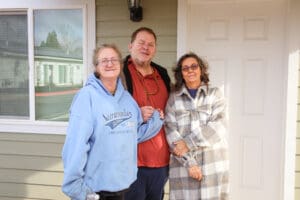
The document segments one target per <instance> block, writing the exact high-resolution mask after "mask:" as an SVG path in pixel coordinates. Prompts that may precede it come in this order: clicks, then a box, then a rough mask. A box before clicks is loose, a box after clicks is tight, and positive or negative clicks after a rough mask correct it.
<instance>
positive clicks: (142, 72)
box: [123, 27, 170, 200]
mask: <svg viewBox="0 0 300 200" xmlns="http://www.w3.org/2000/svg"><path fill="white" fill-rule="evenodd" d="M129 51H130V55H128V56H127V57H126V59H125V61H124V68H123V71H124V75H125V79H126V86H127V89H128V91H129V92H130V93H131V94H132V96H133V98H134V99H135V100H136V102H137V103H138V105H139V106H140V108H141V111H142V115H143V119H144V121H147V119H148V118H149V117H150V116H151V115H152V113H153V111H154V109H160V110H162V111H164V109H165V105H166V102H167V100H168V96H169V92H170V77H169V76H168V73H167V70H166V69H165V68H163V67H161V66H159V65H158V64H156V63H154V62H152V58H153V57H154V55H155V53H156V35H155V33H154V32H153V30H152V29H150V28H147V27H141V28H139V29H137V30H136V31H134V32H133V33H132V35H131V43H130V44H129ZM169 159H170V152H169V147H168V143H167V140H166V136H165V131H164V128H163V127H162V128H161V129H160V131H159V133H158V134H157V135H156V136H155V137H153V138H152V139H150V140H147V141H145V142H143V143H140V144H139V145H138V174H137V180H136V181H135V182H134V183H133V184H132V185H131V186H130V189H129V191H128V192H127V193H126V197H125V199H126V200H161V199H163V189H164V185H165V183H166V182H167V179H168V171H169V168H168V166H169Z"/></svg>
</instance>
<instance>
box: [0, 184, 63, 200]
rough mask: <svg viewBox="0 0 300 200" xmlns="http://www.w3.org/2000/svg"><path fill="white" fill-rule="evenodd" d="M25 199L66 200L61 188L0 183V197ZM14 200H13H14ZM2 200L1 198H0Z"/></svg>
mask: <svg viewBox="0 0 300 200" xmlns="http://www.w3.org/2000/svg"><path fill="white" fill-rule="evenodd" d="M1 196H6V197H16V198H17V197H25V198H32V199H47V200H67V199H68V198H67V197H66V196H65V195H64V194H63V193H62V191H61V187H56V186H43V185H30V184H27V185H25V184H14V183H0V197H1ZM16 198H15V199H16ZM0 199H1V200H2V198H0Z"/></svg>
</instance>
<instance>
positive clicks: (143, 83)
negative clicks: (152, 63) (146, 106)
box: [135, 68, 159, 102]
mask: <svg viewBox="0 0 300 200" xmlns="http://www.w3.org/2000/svg"><path fill="white" fill-rule="evenodd" d="M135 72H136V74H137V76H138V79H139V81H140V83H141V86H142V87H143V90H144V92H145V94H146V96H147V100H148V102H150V98H149V96H151V95H156V94H157V93H158V92H159V84H158V80H157V77H156V75H155V72H154V70H153V69H152V74H151V77H152V78H153V80H154V82H155V87H156V88H155V89H154V90H153V91H149V90H148V89H147V87H146V84H145V82H144V77H143V75H142V74H141V73H140V72H139V71H138V70H137V69H136V68H135Z"/></svg>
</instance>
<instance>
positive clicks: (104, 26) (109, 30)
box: [96, 20, 177, 37]
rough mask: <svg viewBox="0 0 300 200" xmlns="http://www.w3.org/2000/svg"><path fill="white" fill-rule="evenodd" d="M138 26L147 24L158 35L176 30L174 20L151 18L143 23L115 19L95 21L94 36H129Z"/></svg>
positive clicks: (172, 33) (172, 32)
mask: <svg viewBox="0 0 300 200" xmlns="http://www.w3.org/2000/svg"><path fill="white" fill-rule="evenodd" d="M140 26H148V27H150V28H152V29H153V30H154V31H155V33H156V34H157V35H158V36H160V35H168V36H175V35H174V34H175V33H176V31H177V23H176V21H175V20H157V21H154V20H151V21H149V22H146V21H145V22H144V23H143V24H140V23H138V24H136V23H134V22H129V23H128V22H126V21H115V22H97V25H96V29H97V30H96V31H97V32H96V36H97V37H115V36H128V37H129V36H130V35H131V33H132V32H133V31H134V30H135V29H137V28H139V27H140Z"/></svg>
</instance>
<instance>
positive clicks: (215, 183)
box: [165, 86, 229, 200]
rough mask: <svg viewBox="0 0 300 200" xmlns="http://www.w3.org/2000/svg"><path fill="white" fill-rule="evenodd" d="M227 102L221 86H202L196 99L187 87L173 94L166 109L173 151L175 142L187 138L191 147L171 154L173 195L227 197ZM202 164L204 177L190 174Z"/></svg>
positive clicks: (182, 198)
mask: <svg viewBox="0 0 300 200" xmlns="http://www.w3.org/2000/svg"><path fill="white" fill-rule="evenodd" d="M225 114H226V106H225V100H224V97H223V94H222V92H221V90H220V89H218V88H208V89H207V88H206V86H205V87H203V86H202V87H200V88H199V89H198V91H197V94H196V97H195V99H193V98H192V97H191V96H190V94H189V92H188V91H187V89H186V87H184V86H183V87H182V89H181V90H180V91H178V92H173V93H171V94H170V97H169V100H168V102H167V106H166V110H165V130H166V135H167V140H168V143H169V146H170V149H171V151H172V148H173V147H174V146H173V142H175V141H178V140H182V139H183V140H184V141H185V142H186V144H187V145H188V147H189V149H190V151H189V152H188V153H187V154H185V155H184V156H183V157H181V158H180V157H177V156H175V155H171V158H170V174H169V181H170V199H171V200H173V199H176V200H227V199H228V192H229V191H228V190H229V189H228V188H229V187H228V186H229V185H228V168H229V161H228V151H227V148H228V144H227V135H226V126H225V125H226V116H225ZM193 165H199V166H200V167H201V171H202V174H203V178H202V180H201V181H197V180H195V179H193V178H191V177H189V175H188V170H187V168H188V167H190V166H193Z"/></svg>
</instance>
